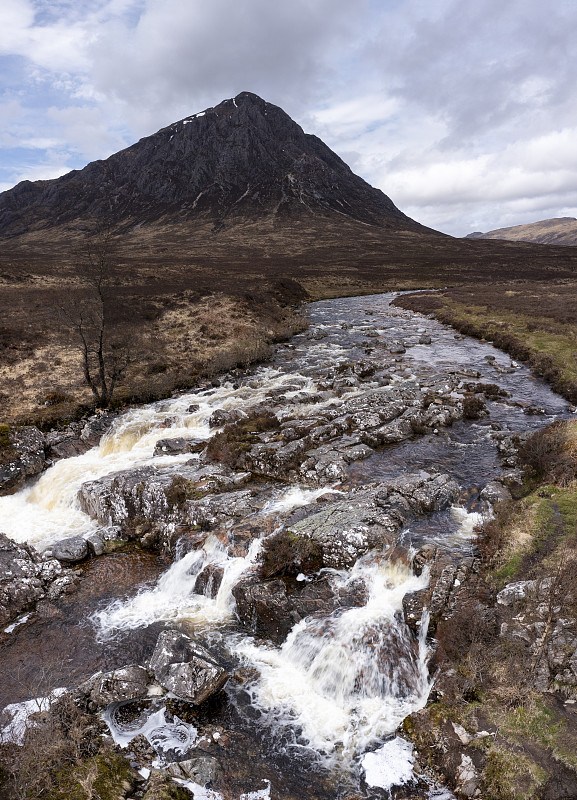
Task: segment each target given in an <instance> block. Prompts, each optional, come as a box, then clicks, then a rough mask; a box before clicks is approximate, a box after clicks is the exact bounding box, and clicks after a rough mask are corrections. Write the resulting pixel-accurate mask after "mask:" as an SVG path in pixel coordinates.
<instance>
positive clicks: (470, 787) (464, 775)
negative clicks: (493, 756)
mask: <svg viewBox="0 0 577 800" xmlns="http://www.w3.org/2000/svg"><path fill="white" fill-rule="evenodd" d="M455 775H456V784H455V792H456V793H457V795H458V796H459V797H477V796H479V795H480V792H481V778H480V777H479V773H478V772H477V770H476V768H475V765H474V764H473V761H472V759H471V757H470V756H467V755H465V753H463V754H462V756H461V763H460V765H459V766H458V767H457V770H456V773H455Z"/></svg>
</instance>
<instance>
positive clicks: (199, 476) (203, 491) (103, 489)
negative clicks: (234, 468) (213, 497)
mask: <svg viewBox="0 0 577 800" xmlns="http://www.w3.org/2000/svg"><path fill="white" fill-rule="evenodd" d="M250 477H251V476H250V473H246V472H244V473H234V472H231V471H230V470H229V469H227V468H226V467H224V466H222V465H221V464H200V463H198V462H196V461H194V462H192V463H189V464H175V465H170V466H165V467H154V466H147V467H138V468H136V469H129V470H124V471H122V472H115V473H113V474H111V475H106V476H104V477H103V478H99V479H97V480H94V481H88V482H87V483H84V484H83V485H82V486H81V487H80V490H79V492H78V499H79V501H80V506H81V508H82V510H83V511H84V512H85V513H86V514H89V515H90V516H91V517H93V518H94V519H97V520H98V521H99V522H100V523H101V524H102V525H122V524H123V523H124V522H125V521H126V520H127V519H129V518H131V517H143V518H145V519H147V520H150V521H158V522H161V523H163V522H170V521H171V520H174V519H180V518H182V517H183V516H184V507H185V505H186V502H187V500H189V499H190V498H191V497H195V496H198V497H202V496H204V495H208V494H211V493H213V492H226V491H230V490H231V489H234V488H236V487H238V486H242V485H243V484H244V483H246V482H247V481H248V480H249V479H250Z"/></svg>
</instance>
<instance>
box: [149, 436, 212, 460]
mask: <svg viewBox="0 0 577 800" xmlns="http://www.w3.org/2000/svg"><path fill="white" fill-rule="evenodd" d="M205 447H206V442H205V441H204V440H203V439H188V438H187V437H185V436H175V438H174V439H160V440H159V441H158V442H157V443H156V445H155V446H154V453H153V455H155V456H175V455H178V454H180V453H199V452H200V451H201V450H204V448H205Z"/></svg>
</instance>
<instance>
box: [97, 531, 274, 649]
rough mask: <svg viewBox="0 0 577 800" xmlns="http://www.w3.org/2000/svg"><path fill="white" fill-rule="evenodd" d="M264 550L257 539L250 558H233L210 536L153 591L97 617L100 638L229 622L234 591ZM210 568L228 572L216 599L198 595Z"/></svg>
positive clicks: (186, 556)
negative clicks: (160, 626)
mask: <svg viewBox="0 0 577 800" xmlns="http://www.w3.org/2000/svg"><path fill="white" fill-rule="evenodd" d="M260 546H261V542H260V540H258V539H255V540H254V541H253V542H252V543H251V545H250V547H249V551H248V554H247V555H246V557H244V558H241V557H238V558H229V557H228V556H227V555H226V552H225V550H224V548H223V546H222V545H221V543H220V542H219V541H218V539H217V538H216V537H215V536H208V537H207V539H206V541H205V543H204V545H203V547H202V548H201V549H200V550H193V551H192V552H190V553H187V554H186V555H185V556H183V558H181V559H180V560H179V561H176V562H175V563H174V564H172V566H171V567H170V569H168V570H167V571H166V572H165V573H164V575H162V576H161V577H160V579H159V580H158V583H157V584H156V586H154V587H153V588H152V589H146V590H144V591H141V592H139V593H138V594H137V595H136V596H135V597H132V598H130V599H129V600H116V601H114V602H113V603H111V604H110V605H109V606H107V608H105V609H104V610H103V611H99V612H97V613H95V614H94V615H93V616H92V617H91V620H92V622H93V624H94V625H95V626H96V628H97V630H98V635H99V636H100V637H101V638H102V639H108V638H110V637H111V636H114V634H115V633H117V632H118V631H121V630H130V629H135V628H140V627H145V626H147V625H151V624H152V623H153V622H160V621H163V622H180V621H188V622H193V623H207V622H210V623H219V622H225V621H226V620H228V619H230V617H231V616H232V614H233V612H234V606H235V601H234V598H233V596H232V589H233V587H234V586H235V585H236V584H237V583H238V580H239V578H240V576H241V574H242V573H243V572H244V571H245V570H246V569H248V568H249V567H250V566H251V565H252V564H253V563H254V561H255V560H256V557H257V555H258V552H259V549H260ZM207 564H215V565H218V566H222V568H223V569H224V573H223V577H222V581H221V584H220V587H219V589H218V592H217V595H216V597H215V598H211V597H207V596H205V595H203V594H195V592H194V586H195V583H196V578H197V576H198V575H199V573H200V572H201V570H202V569H203V567H204V566H206V565H207Z"/></svg>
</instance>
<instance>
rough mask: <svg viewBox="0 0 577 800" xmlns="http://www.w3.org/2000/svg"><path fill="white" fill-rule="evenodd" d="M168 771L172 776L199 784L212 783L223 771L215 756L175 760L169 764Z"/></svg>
mask: <svg viewBox="0 0 577 800" xmlns="http://www.w3.org/2000/svg"><path fill="white" fill-rule="evenodd" d="M166 771H167V772H168V774H169V775H170V776H171V777H172V778H179V779H180V780H185V781H193V782H194V783H197V784H198V785H199V786H207V785H210V784H212V783H213V782H214V781H216V780H217V779H218V777H219V775H220V772H221V770H220V766H219V763H218V761H217V760H216V758H214V757H213V756H196V757H195V758H188V759H187V760H186V761H175V762H174V763H172V764H169V765H168V767H167V768H166Z"/></svg>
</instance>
